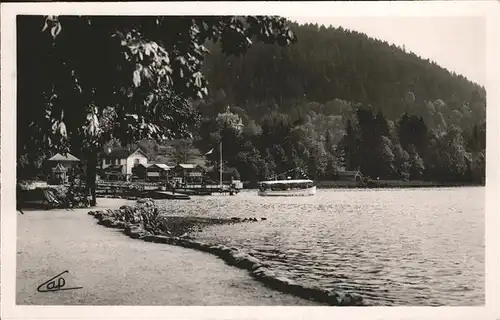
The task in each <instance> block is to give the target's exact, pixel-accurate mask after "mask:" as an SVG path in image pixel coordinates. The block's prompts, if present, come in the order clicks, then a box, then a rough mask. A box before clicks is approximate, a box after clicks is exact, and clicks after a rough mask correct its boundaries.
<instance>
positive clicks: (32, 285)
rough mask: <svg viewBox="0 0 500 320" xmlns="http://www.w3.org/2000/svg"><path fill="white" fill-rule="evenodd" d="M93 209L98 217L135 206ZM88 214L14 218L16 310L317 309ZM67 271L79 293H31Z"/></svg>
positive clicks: (114, 203) (115, 202)
mask: <svg viewBox="0 0 500 320" xmlns="http://www.w3.org/2000/svg"><path fill="white" fill-rule="evenodd" d="M98 202H99V208H97V210H99V209H105V208H118V207H119V206H121V205H123V204H133V203H135V202H134V201H127V200H120V199H99V200H98ZM92 210H96V209H92ZM88 211H89V209H75V210H73V211H66V210H48V211H43V210H42V211H25V212H24V215H21V214H18V223H17V238H18V240H17V279H16V280H17V281H16V282H17V283H16V289H17V293H16V300H17V304H40V305H57V304H59V305H60V304H64V305H72V304H73V305H78V304H82V305H318V303H317V302H314V301H308V300H304V299H301V298H298V297H295V296H292V295H289V294H284V293H281V292H278V291H274V290H271V289H268V288H267V287H265V286H264V285H263V284H261V283H259V282H257V281H255V280H254V279H253V278H252V277H251V276H250V275H249V274H248V273H247V271H245V270H241V269H238V268H235V267H231V266H228V265H226V264H225V263H224V262H223V261H222V260H220V259H219V258H217V257H215V256H212V255H210V254H207V253H203V252H199V251H196V250H192V249H186V248H182V247H177V246H172V245H165V244H160V243H149V242H144V241H140V240H134V239H131V238H129V237H128V236H126V235H124V234H123V233H122V232H121V231H119V230H117V229H110V228H104V227H102V226H99V225H97V220H95V219H94V218H93V217H92V216H90V215H88V214H87V212H88ZM65 270H68V271H69V273H67V274H64V275H63V276H64V277H65V280H66V287H83V288H82V289H77V290H67V291H58V292H37V287H38V286H39V285H41V284H42V283H44V282H45V281H47V280H49V279H51V278H52V277H54V276H56V275H58V274H60V273H61V272H63V271H65Z"/></svg>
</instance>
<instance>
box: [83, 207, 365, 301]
mask: <svg viewBox="0 0 500 320" xmlns="http://www.w3.org/2000/svg"><path fill="white" fill-rule="evenodd" d="M151 209H152V210H151ZM141 211H144V212H146V213H144V212H141ZM151 211H153V212H155V213H156V214H158V212H157V208H156V207H155V206H154V201H152V200H150V199H140V200H138V201H137V203H136V205H135V206H133V207H132V206H122V207H120V208H119V209H107V210H106V211H102V210H100V211H92V210H90V211H89V212H88V214H89V215H92V216H93V217H94V218H95V219H97V220H98V222H97V223H98V224H100V225H102V226H105V227H108V228H114V229H120V230H121V231H122V232H123V233H124V234H125V235H127V236H129V237H130V238H133V239H138V240H143V241H146V242H154V243H163V244H169V245H175V246H180V247H184V248H189V249H195V250H197V251H201V252H205V253H210V254H212V255H215V256H216V257H218V258H220V259H222V260H223V261H225V262H226V264H228V265H230V266H235V267H237V268H239V269H244V270H246V271H248V272H249V274H250V276H251V277H252V278H254V279H255V280H257V281H259V282H260V283H263V284H264V285H265V286H267V287H269V288H271V289H274V290H277V291H280V292H282V293H287V294H292V295H294V296H297V297H300V298H303V299H306V300H311V301H317V302H320V303H326V304H327V305H331V306H363V305H364V303H363V299H362V297H361V296H359V295H354V294H350V293H344V292H336V291H334V290H325V289H321V288H319V287H314V286H305V285H301V284H298V283H296V282H294V281H292V280H290V279H288V278H286V277H282V276H280V275H279V274H277V273H276V272H274V271H273V270H271V269H270V268H269V266H268V265H267V264H266V263H264V262H262V261H260V260H259V259H257V258H255V257H254V256H252V255H251V254H249V253H246V252H244V251H242V250H240V249H238V248H234V247H228V246H225V245H222V244H215V245H214V244H208V243H203V242H200V241H197V240H196V239H195V238H194V237H192V236H191V235H190V234H189V230H192V229H194V228H197V229H198V231H199V229H201V228H202V227H203V226H208V225H214V224H235V223H256V222H258V221H260V220H265V218H261V219H257V218H245V219H238V218H231V219H220V218H212V219H209V218H199V217H177V216H166V215H162V216H161V217H162V218H161V219H162V220H163V222H164V223H163V224H162V225H161V226H159V225H156V227H159V228H162V230H161V232H158V231H155V232H154V233H153V232H151V231H148V230H145V228H144V227H143V225H144V224H148V225H151V221H150V220H152V218H151V215H149V217H148V213H150V212H151ZM141 224H142V225H141ZM169 228H170V229H169Z"/></svg>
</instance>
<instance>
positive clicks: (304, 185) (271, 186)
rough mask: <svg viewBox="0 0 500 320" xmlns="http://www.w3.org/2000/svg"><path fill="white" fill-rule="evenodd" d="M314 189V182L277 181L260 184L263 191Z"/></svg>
mask: <svg viewBox="0 0 500 320" xmlns="http://www.w3.org/2000/svg"><path fill="white" fill-rule="evenodd" d="M312 187H314V182H313V181H312V180H276V181H263V182H261V183H260V190H261V191H268V190H270V191H283V190H302V189H309V188H312Z"/></svg>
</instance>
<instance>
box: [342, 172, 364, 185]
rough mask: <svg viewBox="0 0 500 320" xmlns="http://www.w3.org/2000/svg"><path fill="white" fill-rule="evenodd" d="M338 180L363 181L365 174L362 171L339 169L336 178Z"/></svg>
mask: <svg viewBox="0 0 500 320" xmlns="http://www.w3.org/2000/svg"><path fill="white" fill-rule="evenodd" d="M335 180H338V181H355V182H361V181H363V175H362V174H361V172H360V171H358V170H355V171H339V172H337V175H336V179H335Z"/></svg>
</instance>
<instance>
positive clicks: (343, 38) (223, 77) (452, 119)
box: [196, 24, 486, 182]
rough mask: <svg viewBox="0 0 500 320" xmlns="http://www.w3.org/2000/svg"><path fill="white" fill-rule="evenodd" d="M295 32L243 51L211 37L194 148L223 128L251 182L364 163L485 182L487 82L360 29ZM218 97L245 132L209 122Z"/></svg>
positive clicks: (406, 175)
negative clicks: (288, 39) (229, 49)
mask: <svg viewBox="0 0 500 320" xmlns="http://www.w3.org/2000/svg"><path fill="white" fill-rule="evenodd" d="M292 29H293V30H294V32H295V33H296V36H297V39H298V41H297V42H296V43H295V44H293V45H291V46H289V47H279V46H275V45H266V44H258V45H255V46H252V48H251V49H250V50H249V51H248V52H247V53H246V55H245V56H243V57H229V58H227V57H225V56H224V55H223V54H222V52H221V51H220V50H218V49H217V47H216V46H209V47H210V50H211V54H210V55H209V56H208V57H207V58H206V61H205V65H204V66H205V67H204V69H205V74H206V77H207V79H208V81H209V86H210V91H209V92H210V99H208V100H206V101H203V102H197V105H198V107H199V110H200V112H201V113H202V115H203V117H204V121H203V123H202V126H201V130H200V134H199V137H198V139H197V140H198V142H197V144H196V145H197V146H198V147H199V148H200V149H202V151H206V150H208V149H209V148H212V147H214V148H217V143H216V141H217V139H219V137H220V136H222V137H223V139H225V143H226V144H228V147H226V148H225V150H227V151H226V152H225V157H224V158H225V159H224V160H225V162H226V164H227V165H229V166H233V167H236V168H238V170H239V171H240V173H241V175H242V179H248V180H256V179H265V178H269V177H272V176H273V175H274V174H279V173H282V172H285V171H288V170H293V169H297V170H298V171H302V172H304V173H305V174H306V175H308V176H310V177H313V178H316V179H331V178H332V177H334V176H335V172H336V171H337V170H339V169H361V170H362V171H363V173H365V174H366V175H369V176H371V177H381V178H391V179H392V178H394V179H422V178H424V179H430V180H440V181H477V182H479V181H481V180H482V177H484V166H485V165H484V152H485V134H486V129H485V115H486V93H485V90H484V88H482V87H480V86H478V85H477V84H474V83H472V82H470V81H468V80H467V79H466V78H464V77H462V76H459V75H456V74H454V73H450V72H449V71H447V70H445V69H443V68H441V67H440V66H438V65H437V64H435V63H433V62H431V61H429V60H424V59H422V58H420V57H418V56H416V55H414V54H412V53H408V52H405V50H403V49H401V48H399V47H396V46H394V45H392V46H391V45H388V44H387V43H385V42H381V41H378V40H375V39H371V38H368V37H367V36H366V35H364V34H360V33H357V32H352V31H348V30H344V29H342V28H340V29H336V28H326V27H323V26H321V27H318V26H317V25H301V26H299V25H297V24H293V25H292ZM471 63H473V62H471ZM227 106H230V107H231V112H232V113H234V114H235V115H238V116H239V117H240V118H241V119H242V121H243V124H244V125H245V129H244V131H243V132H242V133H238V132H237V131H234V130H231V128H228V126H227V124H224V123H222V122H221V121H220V119H219V120H216V119H217V115H218V114H219V113H221V112H223V111H224V110H225V108H226V107H227ZM231 132H232V133H231ZM215 158H216V156H215V157H214V158H213V159H211V160H212V161H216V160H217V159H215Z"/></svg>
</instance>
